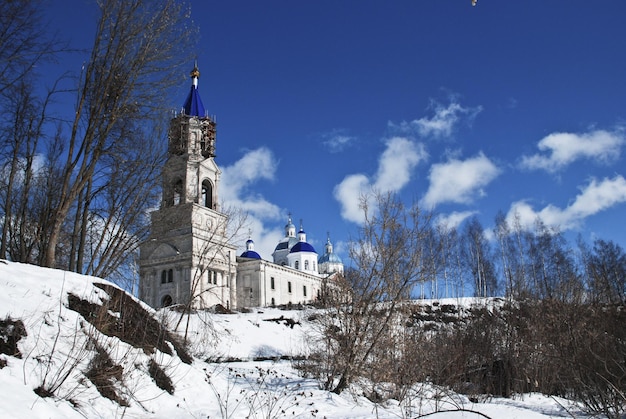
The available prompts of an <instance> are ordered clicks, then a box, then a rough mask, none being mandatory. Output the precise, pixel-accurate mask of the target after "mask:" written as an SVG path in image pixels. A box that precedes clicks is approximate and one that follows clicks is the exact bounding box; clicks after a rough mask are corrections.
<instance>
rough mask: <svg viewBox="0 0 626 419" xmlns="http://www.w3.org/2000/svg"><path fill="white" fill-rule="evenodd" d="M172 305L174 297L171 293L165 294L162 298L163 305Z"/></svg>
mask: <svg viewBox="0 0 626 419" xmlns="http://www.w3.org/2000/svg"><path fill="white" fill-rule="evenodd" d="M171 305H172V297H171V296H169V295H164V296H163V298H161V307H168V306H171Z"/></svg>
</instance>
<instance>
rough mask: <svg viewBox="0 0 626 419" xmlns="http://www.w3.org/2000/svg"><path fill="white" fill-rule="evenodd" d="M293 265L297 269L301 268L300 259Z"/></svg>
mask: <svg viewBox="0 0 626 419" xmlns="http://www.w3.org/2000/svg"><path fill="white" fill-rule="evenodd" d="M293 267H294V268H296V269H300V261H299V260H296V263H294V264H293Z"/></svg>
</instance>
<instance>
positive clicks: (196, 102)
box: [183, 67, 206, 118]
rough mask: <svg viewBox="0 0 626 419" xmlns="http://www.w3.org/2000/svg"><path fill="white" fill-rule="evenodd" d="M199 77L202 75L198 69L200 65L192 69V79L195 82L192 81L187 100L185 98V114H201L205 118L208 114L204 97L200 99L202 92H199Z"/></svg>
mask: <svg viewBox="0 0 626 419" xmlns="http://www.w3.org/2000/svg"><path fill="white" fill-rule="evenodd" d="M199 77H200V71H198V67H194V68H193V70H192V71H191V79H192V80H193V82H192V83H191V90H190V91H189V95H188V96H187V100H185V104H184V105H183V110H184V112H185V115H188V116H199V117H201V118H203V117H205V116H206V111H205V110H204V105H203V104H202V99H200V93H198V78H199Z"/></svg>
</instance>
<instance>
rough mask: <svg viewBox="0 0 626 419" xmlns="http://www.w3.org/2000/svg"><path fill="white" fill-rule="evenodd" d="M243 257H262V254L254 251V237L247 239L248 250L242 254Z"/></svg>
mask: <svg viewBox="0 0 626 419" xmlns="http://www.w3.org/2000/svg"><path fill="white" fill-rule="evenodd" d="M241 257H242V258H248V259H261V255H259V254H258V253H257V252H255V251H254V242H253V241H252V239H251V238H250V239H248V241H246V251H245V252H243V253H242V254H241Z"/></svg>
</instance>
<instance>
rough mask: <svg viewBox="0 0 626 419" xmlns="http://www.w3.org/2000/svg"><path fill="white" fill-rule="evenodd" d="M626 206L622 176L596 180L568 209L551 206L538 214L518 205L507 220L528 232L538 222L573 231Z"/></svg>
mask: <svg viewBox="0 0 626 419" xmlns="http://www.w3.org/2000/svg"><path fill="white" fill-rule="evenodd" d="M623 202H626V180H625V179H624V178H623V177H622V176H621V175H618V176H615V177H614V178H613V179H609V178H605V179H603V180H602V181H597V180H596V179H592V180H591V182H589V184H588V185H587V186H586V187H584V188H582V189H581V192H580V194H578V195H577V196H576V199H575V200H574V201H573V202H572V203H571V204H570V205H569V206H567V207H566V208H564V209H561V208H558V207H556V206H554V205H547V206H546V207H544V208H543V209H541V210H540V211H535V210H534V209H533V208H532V206H530V205H529V204H528V202H526V201H518V202H514V203H513V204H512V205H511V208H510V209H509V212H508V214H507V216H506V218H507V221H508V222H509V223H510V224H511V225H513V224H514V223H515V219H516V217H517V219H518V220H519V223H520V225H521V227H522V228H524V229H527V230H532V229H533V228H534V225H535V222H536V220H537V219H540V220H541V221H543V223H545V224H546V225H548V226H551V227H558V228H559V229H561V230H569V229H573V228H576V227H578V226H579V225H580V223H581V222H583V221H584V219H585V218H587V217H589V216H591V215H595V214H597V213H599V212H601V211H604V210H605V209H608V208H610V207H612V206H614V205H617V204H620V203H623Z"/></svg>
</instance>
